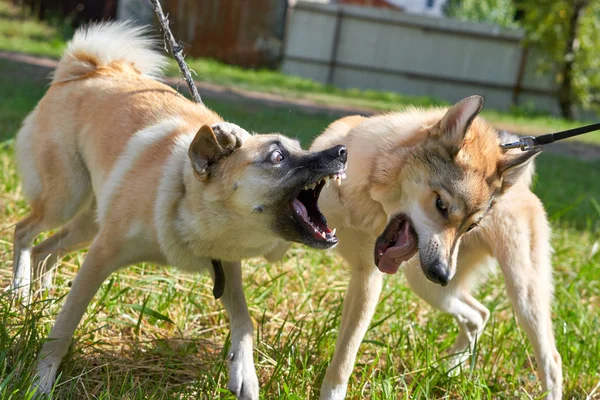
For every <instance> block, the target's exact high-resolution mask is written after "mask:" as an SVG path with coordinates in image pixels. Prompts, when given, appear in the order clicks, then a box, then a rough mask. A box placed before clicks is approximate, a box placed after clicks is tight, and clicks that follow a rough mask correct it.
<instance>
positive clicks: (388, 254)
mask: <svg viewBox="0 0 600 400" xmlns="http://www.w3.org/2000/svg"><path fill="white" fill-rule="evenodd" d="M416 244H417V243H416V240H415V237H414V235H411V234H410V227H409V224H404V228H403V229H402V231H401V232H400V235H399V237H398V240H397V241H396V244H395V245H394V246H393V247H390V248H388V249H387V250H386V251H385V253H383V255H382V256H381V258H380V259H379V264H377V268H379V270H380V271H381V272H384V273H386V274H395V273H396V272H398V268H400V264H402V263H403V262H404V261H408V260H410V259H411V258H412V256H413V255H414V254H415V251H416Z"/></svg>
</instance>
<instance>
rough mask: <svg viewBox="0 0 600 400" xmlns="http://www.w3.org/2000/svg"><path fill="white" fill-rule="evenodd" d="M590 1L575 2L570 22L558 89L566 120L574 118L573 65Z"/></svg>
mask: <svg viewBox="0 0 600 400" xmlns="http://www.w3.org/2000/svg"><path fill="white" fill-rule="evenodd" d="M587 5H588V0H579V1H575V2H574V4H573V14H571V18H570V20H569V26H568V27H567V29H568V32H567V34H568V36H567V45H566V47H565V55H564V60H565V62H564V64H563V65H562V71H561V77H562V81H561V84H560V87H559V89H558V103H559V104H560V110H561V112H562V115H563V117H564V118H566V119H568V120H572V119H573V118H574V110H573V64H574V63H575V52H576V51H577V49H578V48H579V41H578V35H579V25H580V22H581V18H582V17H583V12H584V10H585V7H587Z"/></svg>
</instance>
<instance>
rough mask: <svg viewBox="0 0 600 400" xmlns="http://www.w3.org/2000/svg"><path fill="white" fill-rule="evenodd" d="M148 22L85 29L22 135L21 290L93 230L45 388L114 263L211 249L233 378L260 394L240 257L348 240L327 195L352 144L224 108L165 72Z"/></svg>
mask: <svg viewBox="0 0 600 400" xmlns="http://www.w3.org/2000/svg"><path fill="white" fill-rule="evenodd" d="M143 33H144V32H143V29H140V28H135V27H132V26H131V25H128V24H115V23H113V24H103V25H94V26H92V27H90V28H88V29H83V30H79V31H78V32H77V33H76V34H75V37H74V38H73V40H72V41H71V43H70V44H69V46H68V48H67V50H66V52H65V54H64V56H63V58H62V59H61V61H60V63H59V65H58V67H57V70H56V72H55V74H54V79H53V81H52V84H51V86H50V88H49V89H48V92H47V93H46V95H45V96H44V97H43V98H42V100H40V102H39V104H38V105H37V107H36V108H35V110H34V111H33V112H32V113H31V114H30V115H29V116H28V117H27V118H26V120H25V121H24V123H23V126H22V128H21V130H20V131H19V133H18V135H17V143H16V157H17V162H18V166H19V170H20V173H21V176H22V181H23V192H24V194H25V196H26V198H27V199H28V201H29V202H30V204H31V213H30V214H29V216H28V217H27V218H25V219H24V220H23V221H21V222H19V223H18V224H17V226H16V229H15V241H14V250H15V258H14V267H13V268H14V282H13V284H14V288H15V291H17V292H18V293H19V294H21V295H22V296H23V297H25V298H27V297H28V294H29V290H30V281H31V279H32V275H33V276H34V278H35V276H37V277H41V279H42V280H43V281H44V282H45V283H46V284H48V283H49V282H50V280H51V279H50V273H51V270H52V269H53V268H54V266H55V265H56V263H57V261H58V259H59V257H60V256H62V255H64V254H65V253H68V252H71V251H74V250H77V249H81V248H83V247H87V246H88V245H90V244H91V247H90V250H89V252H88V254H87V257H86V258H85V261H84V263H83V265H82V266H81V269H80V270H79V272H78V273H77V276H76V278H75V280H74V282H73V285H72V288H71V290H70V292H69V294H68V296H67V299H66V302H65V305H64V307H63V309H62V311H61V312H60V314H59V315H58V317H57V320H56V323H55V325H54V327H53V329H52V332H51V333H50V340H49V341H47V342H46V343H45V344H44V346H43V349H42V353H41V356H40V361H39V363H38V366H37V373H38V383H39V388H40V389H41V392H43V393H50V392H51V390H52V387H53V384H54V381H55V377H56V374H57V369H58V367H59V364H60V362H61V360H62V358H63V357H64V355H65V353H66V352H67V349H68V347H69V344H70V341H71V337H72V335H73V333H74V331H75V328H76V327H77V324H78V323H79V321H80V319H81V317H82V316H83V314H84V312H85V309H86V307H87V305H88V303H89V302H90V300H91V299H92V297H93V296H94V294H95V293H96V291H97V290H98V288H99V287H100V285H101V284H102V282H103V281H104V280H105V279H106V278H107V277H108V276H109V275H110V274H111V273H112V272H114V271H116V270H117V269H119V268H122V267H125V266H127V265H131V264H134V263H138V262H142V261H148V262H155V263H159V264H169V265H174V266H177V267H180V268H182V269H185V270H188V271H202V270H205V269H209V270H211V271H212V268H211V259H220V260H222V261H223V269H224V273H225V285H224V293H223V297H222V301H223V304H224V305H225V308H226V310H227V313H228V315H229V318H230V323H231V349H230V352H229V361H230V370H229V376H230V381H229V385H228V386H229V388H230V389H231V390H232V391H233V393H235V395H236V396H237V397H238V398H240V399H252V400H255V399H258V380H257V377H256V373H255V370H254V362H253V355H252V340H253V339H252V337H253V327H252V321H251V319H250V315H249V313H248V309H247V306H246V301H245V297H244V292H243V287H242V282H241V267H240V260H241V259H244V258H247V257H253V256H261V255H264V256H266V257H267V258H270V257H272V256H276V254H274V251H275V250H277V248H278V246H280V245H281V243H285V242H287V241H296V242H300V243H304V244H307V245H309V246H311V247H315V248H329V247H331V246H333V245H335V244H336V243H337V238H336V236H335V233H334V232H332V231H331V230H330V229H329V228H328V227H327V223H326V221H325V219H324V218H323V216H322V214H321V213H320V212H319V209H318V207H317V200H318V198H319V193H320V191H321V189H322V188H323V186H324V185H325V183H326V181H327V180H328V179H329V178H334V179H335V180H336V181H337V182H338V183H339V181H340V180H341V178H342V176H343V171H344V169H345V163H346V149H345V147H344V146H334V147H333V148H331V149H327V150H324V151H319V152H315V153H310V152H306V151H302V150H301V148H300V146H299V144H298V143H297V142H296V141H292V140H290V139H287V138H285V137H283V136H281V135H255V136H252V135H249V134H248V133H247V132H246V131H244V130H243V129H241V128H240V127H238V126H237V125H234V124H229V123H226V122H223V121H222V119H221V118H220V117H219V116H218V115H217V114H215V113H214V112H212V111H210V110H209V109H208V108H206V107H204V106H202V105H197V104H194V103H192V102H190V101H189V100H187V99H185V98H184V97H182V96H180V95H179V94H178V93H176V92H175V91H174V90H173V89H171V88H170V87H168V86H166V85H164V84H162V83H160V82H157V81H156V80H155V79H153V78H155V77H157V76H158V75H159V74H160V70H161V67H162V66H163V65H164V64H165V61H164V59H163V57H162V56H160V55H159V54H158V53H156V52H155V51H153V50H152V48H151V45H152V43H151V41H149V40H148V39H146V38H144V36H143ZM59 227H62V228H61V229H60V230H59V231H58V232H57V233H56V234H54V235H53V236H51V237H50V238H48V239H46V240H45V241H43V242H42V243H40V244H39V245H37V246H35V247H32V242H33V240H34V239H35V238H36V237H37V236H38V235H39V234H40V233H41V232H43V231H46V230H50V229H55V228H59ZM284 241H285V242H284ZM32 258H33V266H34V270H35V271H34V272H33V273H32V271H31V269H32V268H31V267H32V266H31V259H32ZM36 273H37V274H36Z"/></svg>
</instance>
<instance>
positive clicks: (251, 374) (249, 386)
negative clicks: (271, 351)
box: [227, 349, 258, 400]
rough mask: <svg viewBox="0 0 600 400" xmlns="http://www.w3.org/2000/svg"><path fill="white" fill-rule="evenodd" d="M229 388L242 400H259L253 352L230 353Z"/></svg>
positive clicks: (239, 351)
mask: <svg viewBox="0 0 600 400" xmlns="http://www.w3.org/2000/svg"><path fill="white" fill-rule="evenodd" d="M227 388H228V389H229V390H230V391H231V393H233V394H234V395H235V397H236V398H238V399H240V400H258V377H257V376H256V371H255V370H254V360H253V359H252V351H250V353H249V354H248V352H246V351H243V350H242V349H240V350H237V351H231V352H230V353H229V383H228V384H227Z"/></svg>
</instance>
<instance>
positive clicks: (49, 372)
mask: <svg viewBox="0 0 600 400" xmlns="http://www.w3.org/2000/svg"><path fill="white" fill-rule="evenodd" d="M119 240H120V239H119V238H116V237H111V235H109V234H106V233H102V232H101V233H99V234H98V236H97V237H96V238H95V239H94V242H93V243H92V246H91V247H90V251H89V252H88V254H87V256H86V258H85V260H84V262H83V264H82V266H81V268H80V269H79V271H78V272H77V275H76V276H75V280H74V281H73V285H72V287H71V290H70V291H69V294H68V295H67V299H66V300H65V304H64V306H63V307H62V309H61V310H60V313H59V314H58V317H57V318H56V322H55V323H54V326H53V327H52V331H51V332H50V335H49V338H48V340H47V341H46V342H45V343H44V345H43V347H42V351H41V354H40V359H39V361H38V364H37V367H36V374H37V375H36V379H37V381H36V385H37V387H38V389H39V392H41V394H49V393H50V392H51V391H52V387H53V386H54V381H55V379H56V373H57V371H58V367H59V365H60V362H61V360H62V359H63V357H64V356H65V354H66V353H67V350H68V349H69V345H70V343H71V338H72V337H73V333H74V332H75V329H76V328H77V325H78V324H79V321H81V318H82V317H83V314H84V313H85V310H86V308H87V306H88V304H89V303H90V301H91V300H92V298H93V297H94V295H95V294H96V292H97V291H98V289H99V288H100V286H101V285H102V282H104V280H106V278H108V276H109V275H110V274H111V273H112V272H114V271H116V270H117V269H118V268H120V267H123V266H126V265H129V264H132V263H134V262H137V261H139V260H137V259H131V257H133V255H132V254H130V253H126V252H120V250H121V246H120V242H119Z"/></svg>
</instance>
